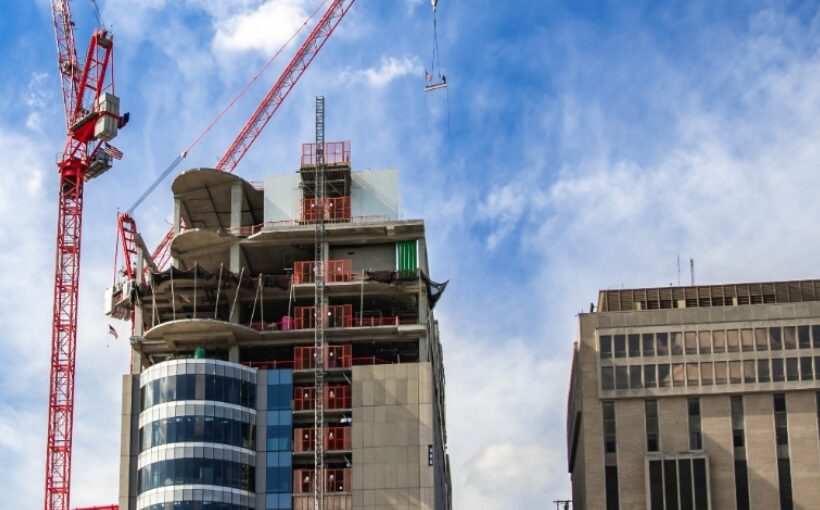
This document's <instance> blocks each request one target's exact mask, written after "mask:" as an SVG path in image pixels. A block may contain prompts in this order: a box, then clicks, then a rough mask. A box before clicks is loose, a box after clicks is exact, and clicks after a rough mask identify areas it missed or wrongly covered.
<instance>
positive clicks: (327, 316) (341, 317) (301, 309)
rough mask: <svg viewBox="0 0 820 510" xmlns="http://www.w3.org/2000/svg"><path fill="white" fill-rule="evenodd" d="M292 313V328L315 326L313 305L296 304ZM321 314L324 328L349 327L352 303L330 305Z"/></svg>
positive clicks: (351, 318) (314, 308)
mask: <svg viewBox="0 0 820 510" xmlns="http://www.w3.org/2000/svg"><path fill="white" fill-rule="evenodd" d="M293 315H294V318H293V326H294V329H314V328H316V307H315V306H297V307H295V308H294V309H293ZM322 316H323V318H324V320H325V323H324V325H325V327H326V328H349V327H351V326H353V305H330V306H328V307H327V308H326V309H325V313H324V314H322Z"/></svg>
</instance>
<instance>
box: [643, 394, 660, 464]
mask: <svg viewBox="0 0 820 510" xmlns="http://www.w3.org/2000/svg"><path fill="white" fill-rule="evenodd" d="M644 412H645V413H646V451H648V452H657V451H658V450H659V449H660V444H659V442H658V401H657V400H646V401H645V402H644Z"/></svg>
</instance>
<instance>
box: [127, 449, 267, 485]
mask: <svg viewBox="0 0 820 510" xmlns="http://www.w3.org/2000/svg"><path fill="white" fill-rule="evenodd" d="M243 470H244V471H245V472H246V473H250V470H249V467H248V466H245V467H244V468H243V465H242V464H240V463H238V462H231V461H226V460H218V459H206V458H195V459H173V460H163V461H159V462H155V463H153V464H149V465H148V466H145V467H144V468H142V469H140V470H139V473H138V477H139V478H138V479H139V487H138V492H139V493H143V492H146V491H149V490H151V489H156V488H158V487H167V486H171V485H184V484H200V483H202V480H203V479H204V478H212V481H211V483H210V484H211V485H217V486H220V487H229V488H233V489H240V490H246V491H250V492H254V491H255V483H254V482H255V478H256V477H254V476H249V475H248V476H245V477H242V476H241V473H242V472H243ZM205 473H209V474H208V475H206V474H205ZM210 473H212V475H211V474H210Z"/></svg>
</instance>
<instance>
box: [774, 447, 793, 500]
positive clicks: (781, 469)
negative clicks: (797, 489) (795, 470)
mask: <svg viewBox="0 0 820 510" xmlns="http://www.w3.org/2000/svg"><path fill="white" fill-rule="evenodd" d="M777 478H778V481H779V482H780V483H779V486H780V510H792V509H793V508H794V507H793V503H792V474H791V465H790V462H789V459H778V460H777Z"/></svg>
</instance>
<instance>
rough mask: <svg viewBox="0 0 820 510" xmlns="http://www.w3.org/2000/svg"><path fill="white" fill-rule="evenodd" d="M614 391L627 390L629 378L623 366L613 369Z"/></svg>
mask: <svg viewBox="0 0 820 510" xmlns="http://www.w3.org/2000/svg"><path fill="white" fill-rule="evenodd" d="M615 389H616V390H628V389H629V376H628V375H627V369H626V367H625V366H618V367H615Z"/></svg>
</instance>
